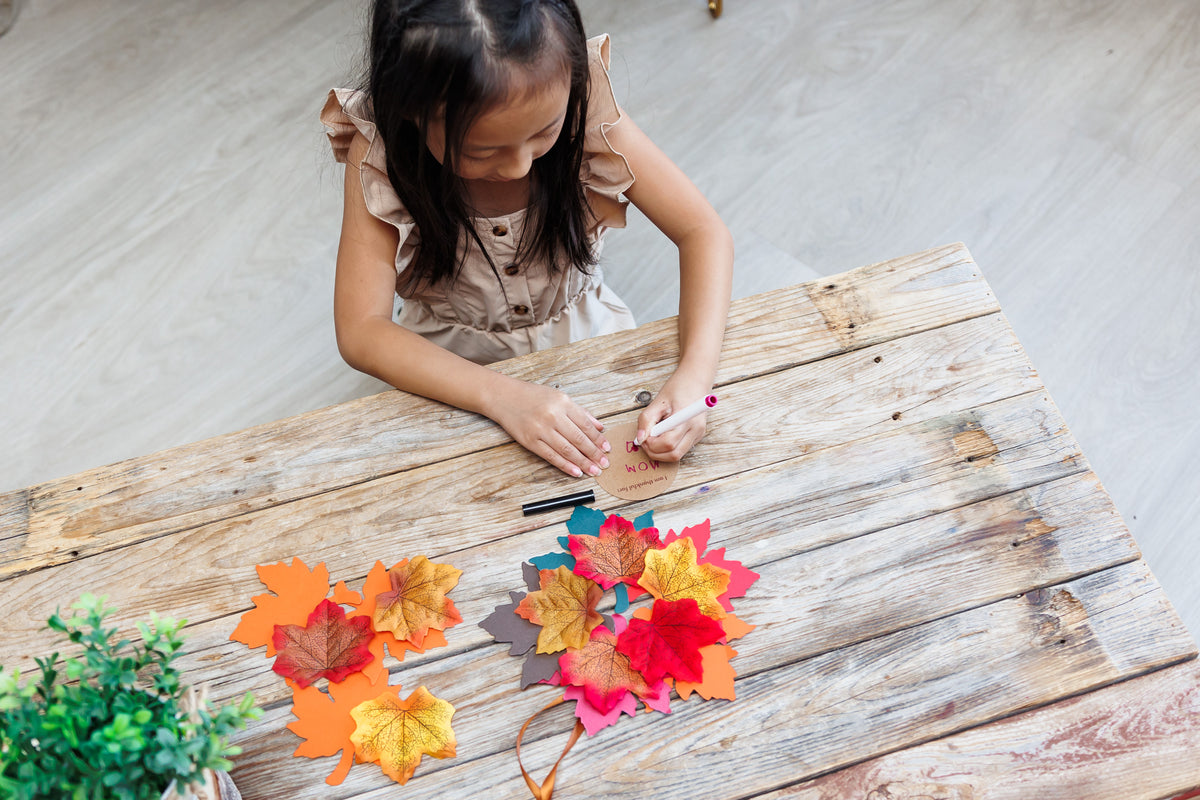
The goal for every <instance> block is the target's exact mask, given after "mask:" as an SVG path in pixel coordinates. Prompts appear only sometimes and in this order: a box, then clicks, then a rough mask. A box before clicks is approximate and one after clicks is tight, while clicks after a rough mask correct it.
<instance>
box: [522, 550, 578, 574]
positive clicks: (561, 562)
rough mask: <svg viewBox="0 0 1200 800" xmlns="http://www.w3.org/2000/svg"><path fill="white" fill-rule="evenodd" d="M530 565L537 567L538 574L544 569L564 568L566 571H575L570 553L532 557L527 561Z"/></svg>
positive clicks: (573, 560)
mask: <svg viewBox="0 0 1200 800" xmlns="http://www.w3.org/2000/svg"><path fill="white" fill-rule="evenodd" d="M529 561H530V563H531V564H533V565H534V566H535V567H537V569H538V572H541V571H542V570H544V569H558V568H559V567H566V568H567V569H575V556H573V555H571V554H570V553H546V554H544V555H540V556H534V557H533V558H531V559H529Z"/></svg>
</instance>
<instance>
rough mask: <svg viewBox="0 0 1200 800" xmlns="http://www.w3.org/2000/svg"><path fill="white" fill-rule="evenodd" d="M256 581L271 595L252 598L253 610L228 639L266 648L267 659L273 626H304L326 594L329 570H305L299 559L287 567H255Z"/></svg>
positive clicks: (272, 650)
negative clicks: (264, 585)
mask: <svg viewBox="0 0 1200 800" xmlns="http://www.w3.org/2000/svg"><path fill="white" fill-rule="evenodd" d="M255 569H256V570H258V577H259V579H260V580H262V582H263V583H264V584H266V587H267V588H268V589H270V590H271V591H272V592H274V593H275V594H260V595H257V596H256V597H254V598H253V599H254V606H255V607H254V608H252V609H250V610H249V611H247V612H246V613H245V614H242V619H241V621H240V622H238V625H237V627H236V628H234V629H233V633H232V634H230V636H229V638H230V639H231V640H232V641H235V642H242V643H243V644H246V645H249V646H250V647H262V646H263V645H264V644H265V645H266V646H267V655H268V656H273V655H275V645H274V644H272V642H271V637H272V636H273V635H274V634H275V626H276V625H304V624H305V622H307V621H308V615H309V614H311V613H312V610H313V609H314V608H316V607H317V603H320V602H321V601H322V600H324V599H325V595H327V594H329V570H328V569H326V568H325V565H324V564H318V565H317V566H316V567H315V568H314V569H311V570H310V569H309V568H308V567H307V566H306V565H305V563H304V562H303V561H301V560H300V559H299V558H293V559H292V563H291V565H290V566H289V565H288V564H284V563H282V562H280V563H278V564H265V565H261V566H258V567H255Z"/></svg>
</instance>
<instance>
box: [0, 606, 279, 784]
mask: <svg viewBox="0 0 1200 800" xmlns="http://www.w3.org/2000/svg"><path fill="white" fill-rule="evenodd" d="M72 609H74V611H73V613H72V614H70V615H69V616H67V617H66V618H65V619H64V618H63V617H62V616H60V615H59V614H58V613H55V614H54V615H53V616H51V617H50V619H49V620H48V622H47V627H49V628H50V629H51V630H52V631H56V632H58V633H59V634H63V635H65V637H66V638H67V639H68V640H69V641H70V642H72V643H74V644H76V645H79V646H82V648H83V652H82V653H81V654H80V655H79V656H76V657H70V658H65V659H62V660H60V659H59V657H58V656H59V654H58V653H54V654H53V655H51V656H50V657H49V658H39V659H37V664H38V667H39V668H40V670H41V677H40V680H32V679H31V680H30V681H29V682H28V683H27V684H26V685H24V686H22V685H20V682H19V680H20V675H19V673H17V672H16V671H5V670H4V668H3V667H0V796H2V797H5V798H13V799H14V800H34V798H70V800H98V799H99V798H104V799H105V800H109V799H110V798H114V799H115V800H144V799H152V798H158V797H160V796H161V795H162V793H163V791H164V790H165V789H167V788H168V787H169V786H170V785H171V783H172V781H173V782H174V784H175V786H176V787H179V789H180V790H182V788H183V787H185V786H187V785H188V784H190V783H193V782H196V781H200V780H202V779H203V772H204V771H205V770H209V769H211V770H228V769H229V768H230V767H231V766H232V764H231V762H230V761H229V758H230V757H231V756H235V755H237V754H238V753H240V752H241V748H239V747H237V746H235V745H231V744H229V742H228V738H229V735H230V734H231V733H232V732H233V731H235V730H238V729H240V728H243V727H245V725H246V722H247V721H248V720H251V719H255V718H257V717H258V715H259V711H258V709H256V708H254V699H253V697H252V696H251V695H249V694H247V695H246V696H245V697H244V698H243V699H242V701H241V702H240V703H238V704H236V705H229V706H225V707H222V708H220V709H215V708H214V707H213V706H212V705H211V704H209V703H208V702H206V701H203V700H195V699H194V697H193V699H192V700H191V701H190V702H189V693H190V690H189V689H188V688H187V687H184V686H183V685H182V684H181V682H180V673H179V670H178V669H176V668H175V667H174V666H172V662H173V660H174V659H175V656H176V654H177V653H178V651H179V648H180V647H181V646H182V644H183V638H182V636H181V634H180V630H181V629H182V628H183V625H184V623H183V621H178V622H176V621H175V620H171V619H168V618H165V617H159V616H158V615H157V614H154V613H151V614H150V624H146V623H144V622H139V623H138V626H137V627H138V631H139V632H140V633H141V642H140V643H135V642H131V641H130V640H128V639H119V640H118V639H117V629H116V628H106V627H105V626H104V619H105V618H106V617H108V616H110V615H111V614H113V613H114V611H115V609H110V608H106V607H105V605H104V598H97V597H95V596H93V595H90V594H85V595H83V596H82V597H80V599H79V601H78V602H76V603H75V604H74V605H73V606H72ZM60 668H61V671H60Z"/></svg>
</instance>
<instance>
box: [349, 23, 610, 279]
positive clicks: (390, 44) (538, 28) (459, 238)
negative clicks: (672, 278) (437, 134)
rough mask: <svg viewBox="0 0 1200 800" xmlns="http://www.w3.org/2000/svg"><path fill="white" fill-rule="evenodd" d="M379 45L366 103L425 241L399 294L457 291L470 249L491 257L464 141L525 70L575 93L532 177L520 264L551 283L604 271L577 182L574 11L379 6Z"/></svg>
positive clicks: (374, 36)
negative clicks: (539, 268) (441, 138)
mask: <svg viewBox="0 0 1200 800" xmlns="http://www.w3.org/2000/svg"><path fill="white" fill-rule="evenodd" d="M370 36H371V41H370V63H369V67H368V69H369V72H368V75H367V92H368V94H369V95H370V98H371V103H372V108H373V113H374V117H375V124H376V126H377V128H378V131H379V135H380V136H382V137H383V144H384V147H385V149H386V151H387V168H388V177H389V178H390V179H391V182H392V186H393V187H394V188H395V190H396V193H397V194H398V195H399V196H400V200H401V202H403V203H404V206H405V208H406V209H407V210H408V212H409V213H410V214H411V215H412V217H413V220H414V221H415V222H416V225H417V230H418V231H419V232H420V245H419V246H418V248H417V251H416V255H415V257H414V259H413V261H412V263H411V264H410V266H409V268H408V269H407V270H405V271H404V272H403V273H402V274H401V275H400V276H399V277H398V278H397V281H396V288H397V291H400V292H401V293H402V294H403V293H404V290H409V289H414V288H416V287H418V286H421V285H433V284H435V283H438V282H440V281H444V280H449V281H453V279H454V278H455V277H456V276H457V274H458V272H459V270H460V269H461V267H462V264H463V260H464V258H465V256H466V252H467V249H468V248H470V247H472V246H475V247H479V249H480V250H481V251H483V253H484V254H485V255H487V250H486V249H485V248H484V247H483V242H482V241H481V240H480V238H479V234H478V233H477V232H476V230H475V226H474V225H473V224H472V222H471V214H470V210H469V208H468V206H467V203H466V200H465V198H466V192H465V186H464V185H463V181H462V179H461V178H459V177H458V176H457V175H456V174H455V172H456V170H455V164H456V163H457V161H458V159H459V153H460V152H461V149H462V144H463V140H464V139H465V137H466V134H467V130H468V129H469V128H470V126H471V125H472V123H474V122H475V120H476V119H478V118H479V116H480V115H481V114H483V113H485V112H486V111H488V110H489V109H490V108H493V107H495V105H496V104H498V103H502V102H503V101H504V99H505V97H506V96H507V94H508V90H509V88H510V87H511V86H513V85H514V78H516V79H517V80H519V78H520V76H521V73H520V71H521V70H524V71H526V72H532V77H534V78H535V79H537V78H541V77H542V76H541V73H542V72H544V73H545V76H546V77H547V78H548V77H549V76H550V75H553V74H555V72H553V71H557V74H566V73H568V72H569V75H570V94H569V99H568V101H567V113H566V121H565V122H564V124H563V128H562V133H561V134H560V135H559V137H558V140H557V141H556V142H555V143H554V145H553V146H552V147H551V148H550V150H549V152H547V153H546V154H545V155H544V156H542V157H541V158H539V159H537V160H535V161H534V162H533V166H532V168H531V170H530V174H531V178H532V180H531V189H530V204H529V209H528V211H527V212H526V220H525V225H524V234H523V236H522V241H521V243H520V246H519V250H518V253H517V259H518V262H520V263H522V264H533V263H538V262H543V263H546V264H548V265H549V269H550V270H551V271H552V272H557V271H558V270H559V269H561V268H562V265H563V264H564V263H566V264H570V265H572V266H573V267H574V268H577V269H579V270H581V271H583V272H587V271H588V267H590V266H591V265H593V264H595V263H596V257H595V254H594V253H593V252H592V249H591V245H590V243H589V242H588V237H587V231H588V226H589V220H590V216H589V215H590V212H589V210H588V206H587V204H586V201H585V199H584V194H583V186H582V185H581V183H580V180H579V169H580V165H581V163H582V160H583V139H584V123H585V120H586V119H587V95H588V53H587V40H586V38H585V35H584V32H583V21H582V19H581V18H580V14H579V9H578V8H577V7H576V5H575V2H574V0H376V3H375V10H374V15H373V19H372V22H371V33H370ZM514 72H515V73H516V75H515V76H514ZM443 115H444V126H445V136H446V148H445V154H444V157H443V159H442V163H440V164H439V163H438V161H437V159H435V158H434V157H433V155H432V154H431V153H430V152H429V150H428V148H427V147H426V141H427V139H426V134H427V131H428V129H429V124H430V122H431V121H432V120H434V119H436V118H440V117H442V116H443ZM488 261H489V263H490V262H491V257H490V256H488ZM492 270H493V271H495V270H496V265H495V264H492Z"/></svg>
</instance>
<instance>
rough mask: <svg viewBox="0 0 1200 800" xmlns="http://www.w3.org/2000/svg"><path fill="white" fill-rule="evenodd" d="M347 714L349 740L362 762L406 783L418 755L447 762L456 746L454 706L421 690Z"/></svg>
mask: <svg viewBox="0 0 1200 800" xmlns="http://www.w3.org/2000/svg"><path fill="white" fill-rule="evenodd" d="M350 714H351V715H352V716H353V717H354V722H355V728H354V733H353V734H351V736H350V740H351V741H352V742H354V752H355V755H357V756H358V757H359V758H361V759H362V760H363V761H377V762H379V766H380V767H381V768H382V769H383V771H384V773H385V774H387V775H388V776H389V777H391V778H392V779H393V780H397V781H399V782H400V783H402V784H403V783H407V782H408V779H409V778H411V777H412V774H413V772H414V771H415V770H416V768H417V764H419V763H420V761H421V754H422V753H424V754H426V755H431V756H433V757H434V758H446V757H448V756H453V755H454V754H455V748H456V746H457V743H456V742H455V739H454V730H453V729H452V728H451V727H450V718H451V717H453V716H454V706H452V705H450V704H449V703H447V702H446V701H445V700H439V699H438V698H436V697H434V696H433V695H431V694H430V693H429V692H428V691H427V690H426V689H425V687H424V686H418V687H417V690H416V691H415V692H413V693H412V694H410V695H409V696H408V698H407V699H406V700H401V699H400V698H399V697H396V696H393V695H391V694H385V695H383V696H381V697H379V698H377V699H375V700H368V701H367V702H365V703H361V704H359V705H358V706H356V707H355V708H354V709H353V710H352V711H351V712H350Z"/></svg>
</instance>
